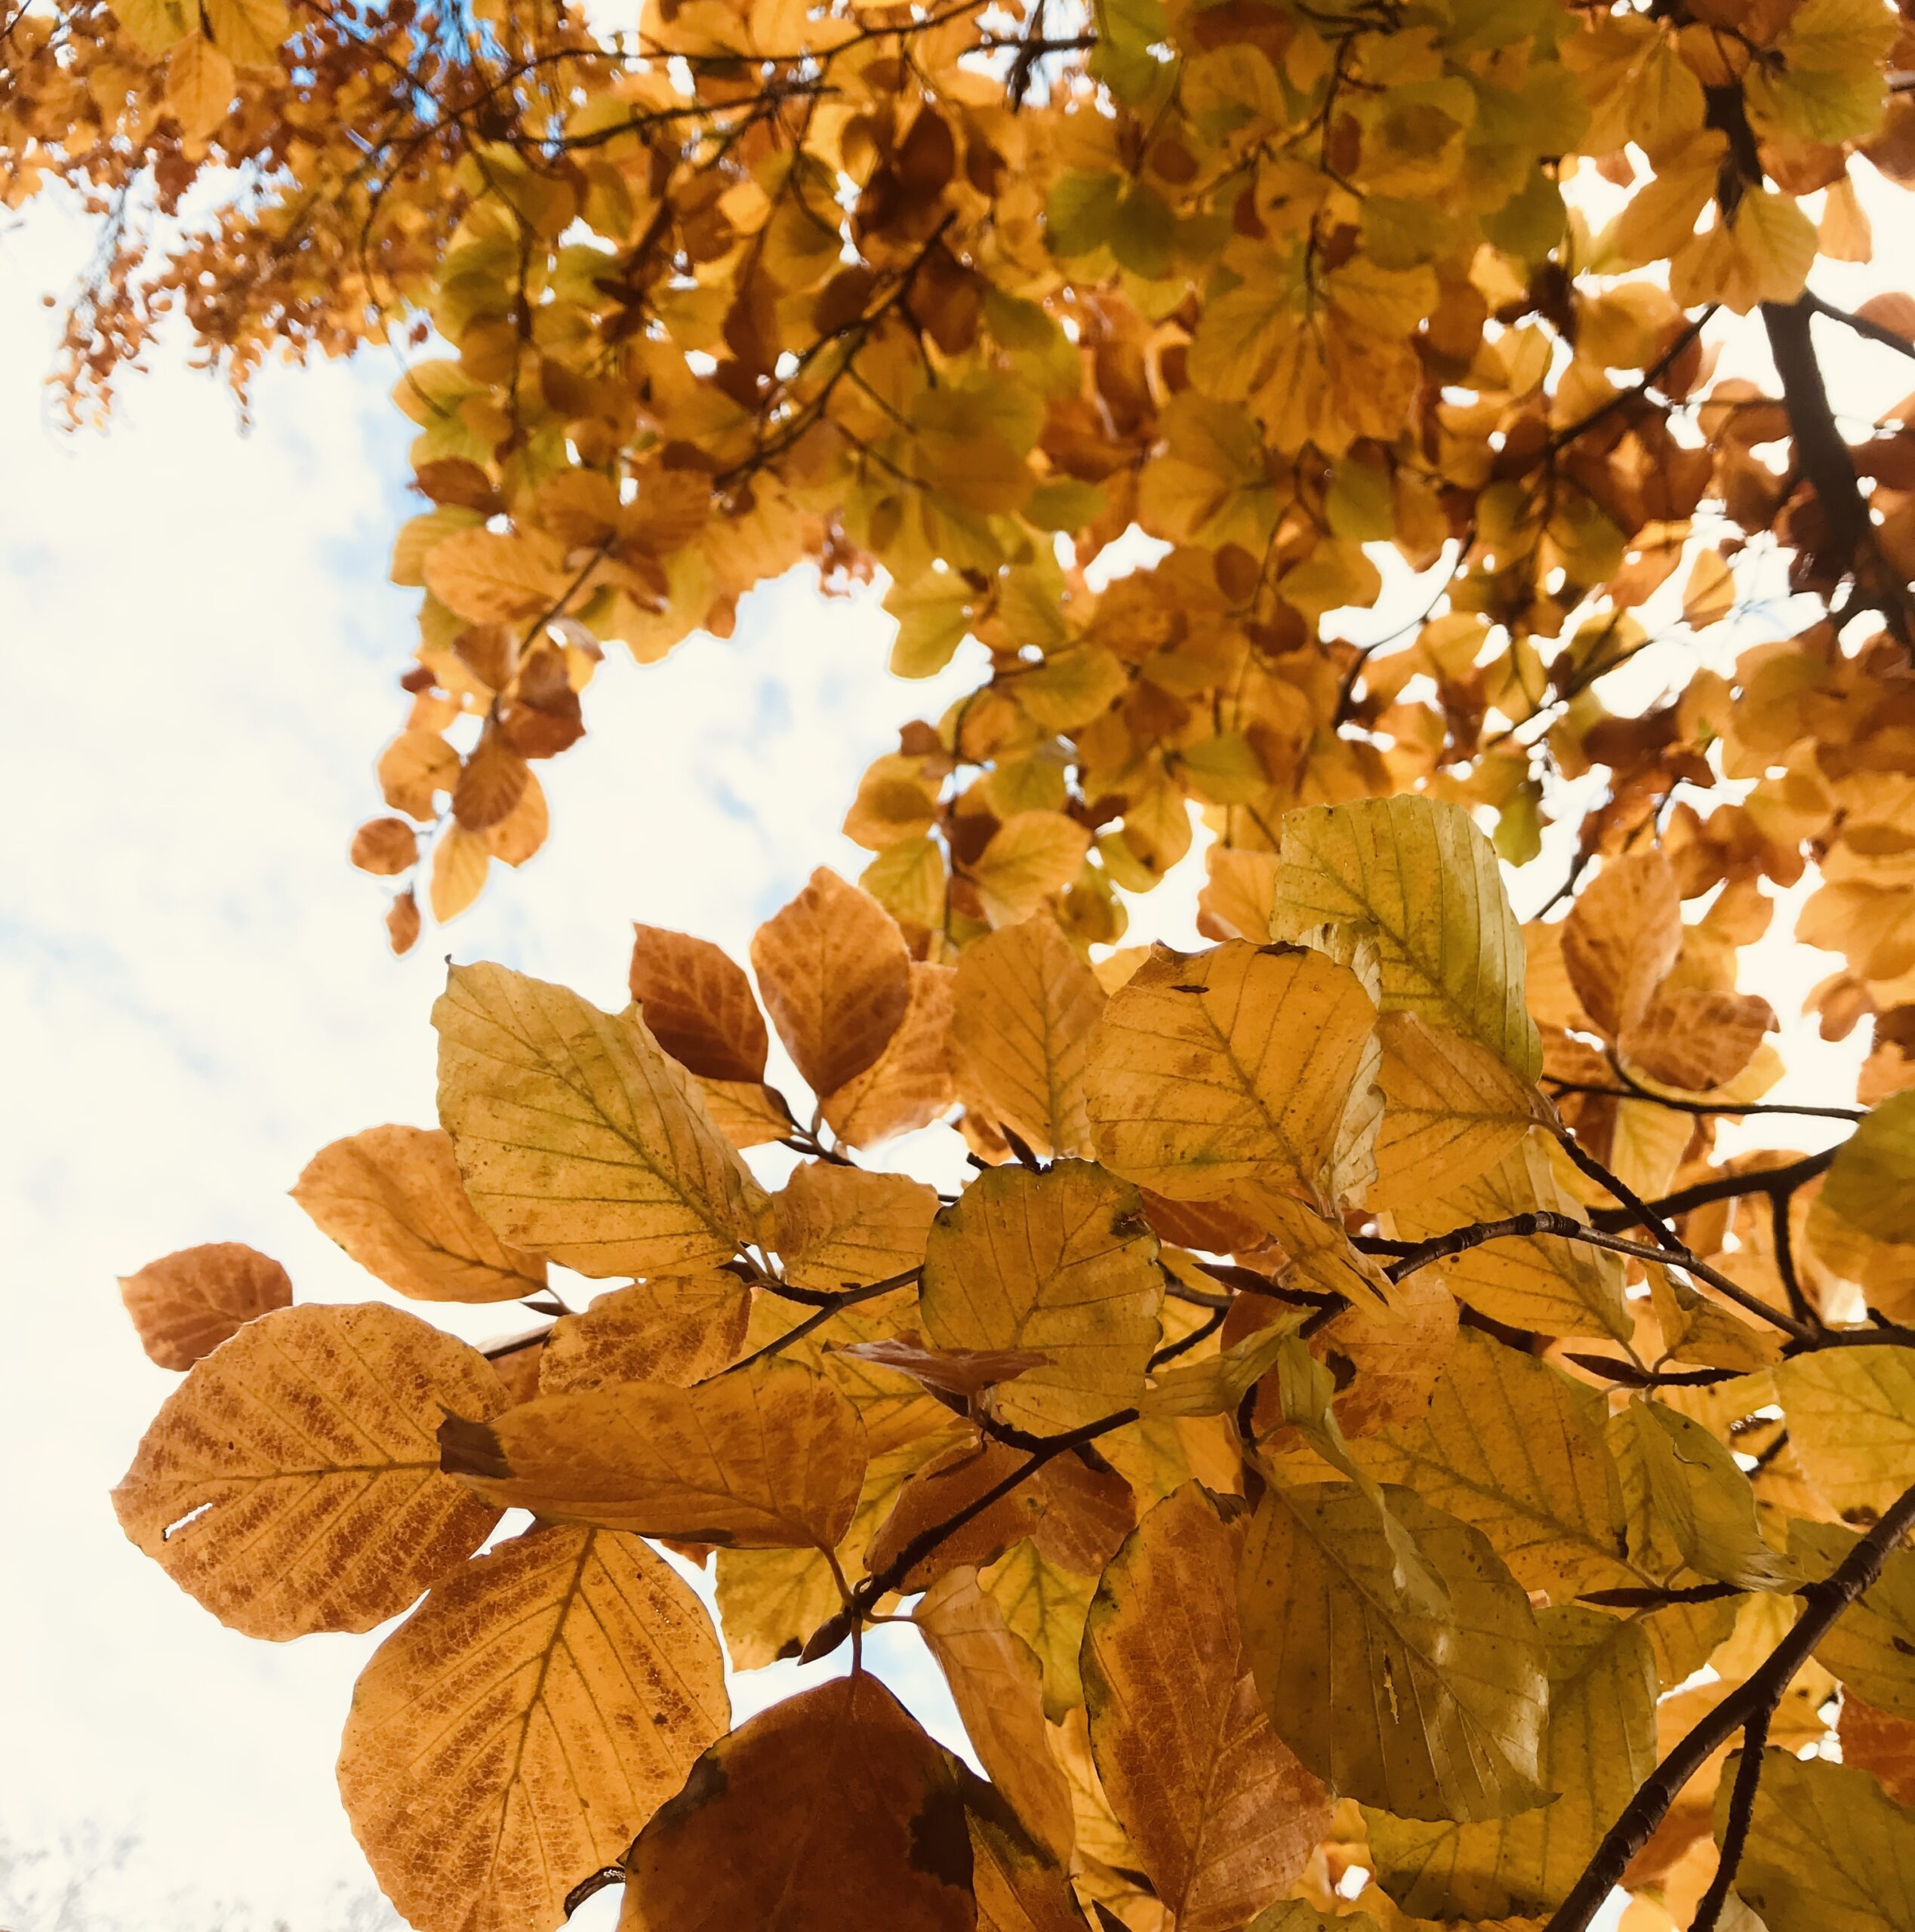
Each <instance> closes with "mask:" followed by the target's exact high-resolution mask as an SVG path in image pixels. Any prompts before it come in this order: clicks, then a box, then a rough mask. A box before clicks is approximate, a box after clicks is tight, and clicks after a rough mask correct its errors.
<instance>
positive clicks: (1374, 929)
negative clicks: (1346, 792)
mask: <svg viewBox="0 0 1915 1932" xmlns="http://www.w3.org/2000/svg"><path fill="white" fill-rule="evenodd" d="M1325 924H1327V925H1329V926H1332V927H1335V926H1343V925H1353V926H1355V927H1356V928H1358V929H1359V931H1363V932H1366V933H1368V934H1371V935H1372V937H1374V938H1375V940H1376V943H1377V947H1378V955H1379V958H1380V962H1381V971H1382V980H1383V996H1382V998H1381V1001H1380V1004H1381V1007H1382V1009H1383V1010H1384V1011H1385V1012H1393V1011H1397V1010H1398V1009H1402V1010H1405V1011H1409V1012H1413V1013H1418V1014H1421V1016H1422V1017H1424V1019H1425V1020H1429V1021H1430V1022H1431V1023H1433V1024H1435V1025H1436V1026H1447V1027H1449V1029H1451V1031H1452V1032H1458V1033H1461V1034H1463V1035H1465V1036H1466V1037H1467V1038H1470V1039H1474V1040H1479V1041H1481V1042H1482V1044H1484V1045H1485V1046H1486V1047H1487V1048H1489V1050H1490V1051H1491V1052H1492V1053H1494V1054H1497V1055H1498V1056H1499V1057H1501V1059H1503V1060H1505V1061H1506V1062H1507V1063H1508V1064H1509V1065H1510V1066H1511V1067H1512V1068H1513V1069H1514V1070H1515V1071H1516V1072H1517V1073H1518V1074H1519V1075H1521V1076H1522V1078H1524V1079H1526V1080H1533V1079H1534V1078H1535V1077H1536V1075H1537V1073H1538V1071H1539V1070H1540V1069H1541V1064H1542V1052H1541V1047H1540V1045H1539V1044H1538V1040H1537V1035H1536V1028H1535V1023H1534V1022H1533V1021H1532V1020H1531V1019H1530V1017H1529V1013H1528V1011H1526V1009H1525V1008H1524V1005H1523V999H1522V974H1523V963H1524V956H1523V949H1522V930H1521V928H1519V926H1518V925H1517V924H1516V915H1514V914H1513V912H1511V911H1510V906H1509V900H1508V899H1507V896H1506V895H1505V894H1504V890H1503V880H1502V873H1501V868H1500V867H1499V866H1498V863H1497V859H1496V854H1495V851H1494V850H1493V849H1492V847H1491V845H1490V843H1489V840H1488V839H1486V838H1484V836H1483V835H1482V833H1481V832H1479V831H1478V830H1477V829H1476V826H1474V825H1473V824H1472V823H1471V822H1470V816H1469V814H1468V813H1467V812H1466V811H1464V809H1463V808H1462V807H1461V806H1460V805H1452V804H1437V803H1436V802H1434V801H1431V800H1430V799H1427V798H1365V799H1362V800H1360V801H1358V802H1357V803H1356V804H1348V805H1327V806H1312V807H1310V808H1308V809H1307V810H1304V811H1295V812H1292V813H1290V814H1288V816H1287V817H1285V820H1284V821H1283V849H1282V854H1281V863H1280V866H1279V871H1278V873H1277V881H1276V911H1275V913H1274V914H1273V917H1272V918H1271V921H1270V931H1271V934H1272V936H1273V937H1276V938H1277V939H1300V938H1301V937H1304V934H1307V933H1308V932H1310V931H1312V930H1313V928H1316V927H1317V926H1319V925H1325Z"/></svg>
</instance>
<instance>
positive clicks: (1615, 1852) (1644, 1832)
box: [1544, 1489, 1915, 1932]
mask: <svg viewBox="0 0 1915 1932" xmlns="http://www.w3.org/2000/svg"><path fill="white" fill-rule="evenodd" d="M1911 1522H1915V1489H1908V1490H1905V1491H1903V1493H1902V1494H1901V1496H1899V1497H1897V1498H1896V1500H1895V1503H1894V1504H1893V1506H1892V1507H1891V1508H1890V1509H1889V1512H1888V1514H1887V1515H1885V1516H1884V1517H1883V1518H1882V1520H1881V1521H1880V1522H1879V1523H1877V1524H1876V1526H1875V1527H1874V1528H1873V1529H1872V1530H1871V1531H1869V1533H1868V1534H1867V1536H1865V1537H1863V1539H1862V1540H1861V1542H1860V1543H1857V1544H1856V1546H1855V1548H1854V1549H1852V1550H1851V1551H1849V1554H1848V1555H1846V1557H1844V1558H1843V1560H1842V1561H1841V1562H1840V1564H1838V1565H1837V1566H1836V1568H1835V1569H1834V1570H1833V1571H1831V1572H1830V1574H1829V1575H1828V1576H1827V1577H1824V1579H1823V1580H1821V1582H1820V1583H1811V1584H1809V1586H1807V1587H1806V1589H1803V1591H1801V1592H1800V1595H1801V1597H1802V1598H1803V1611H1802V1614H1801V1615H1800V1617H1798V1618H1797V1619H1796V1622H1795V1623H1794V1626H1793V1627H1792V1628H1791V1629H1790V1631H1789V1633H1788V1635H1787V1636H1785V1637H1784V1638H1783V1639H1782V1641H1781V1642H1780V1643H1779V1644H1777V1645H1776V1646H1775V1649H1774V1650H1772V1651H1770V1652H1769V1656H1768V1657H1767V1658H1766V1660H1764V1661H1763V1663H1762V1664H1761V1665H1760V1666H1758V1667H1757V1669H1756V1671H1755V1672H1754V1674H1753V1675H1752V1676H1750V1677H1749V1678H1747V1679H1745V1680H1744V1681H1743V1682H1742V1683H1741V1684H1738V1685H1737V1686H1736V1687H1735V1689H1734V1690H1732V1691H1730V1692H1729V1694H1728V1696H1727V1697H1725V1698H1723V1700H1722V1702H1721V1703H1719V1704H1718V1705H1717V1706H1716V1708H1715V1709H1713V1711H1711V1712H1710V1713H1709V1714H1708V1715H1707V1716H1706V1717H1705V1718H1703V1719H1702V1721H1701V1722H1700V1723H1699V1724H1697V1725H1696V1726H1695V1728H1694V1729H1693V1730H1691V1731H1690V1732H1689V1734H1687V1735H1686V1737H1683V1738H1682V1739H1681V1740H1679V1742H1678V1743H1676V1745H1675V1746H1673V1749H1671V1750H1670V1752H1669V1754H1668V1755H1667V1756H1666V1757H1665V1758H1664V1759H1663V1761H1662V1762H1661V1764H1658V1766H1657V1767H1656V1768H1655V1771H1654V1772H1653V1773H1652V1774H1651V1775H1650V1777H1649V1778H1648V1779H1646V1780H1645V1781H1644V1783H1643V1784H1642V1786H1640V1787H1639V1789H1638V1790H1637V1791H1636V1795H1635V1796H1634V1797H1633V1798H1631V1799H1630V1801H1629V1802H1628V1804H1627V1805H1625V1806H1624V1807H1623V1811H1622V1815H1621V1817H1619V1818H1618V1819H1617V1820H1616V1821H1615V1823H1614V1824H1613V1825H1612V1826H1610V1827H1609V1830H1608V1832H1606V1834H1605V1835H1604V1836H1603V1842H1602V1844H1600V1845H1599V1846H1598V1847H1596V1855H1595V1857H1593V1858H1592V1859H1591V1860H1590V1862H1589V1863H1588V1864H1587V1866H1584V1869H1583V1874H1582V1876H1581V1878H1578V1880H1577V1881H1576V1882H1575V1885H1574V1886H1573V1887H1572V1888H1571V1890H1570V1893H1569V1897H1567V1898H1566V1899H1565V1900H1563V1902H1562V1904H1561V1905H1560V1906H1558V1907H1557V1909H1556V1913H1555V1915H1554V1916H1553V1918H1551V1919H1550V1921H1549V1924H1547V1927H1545V1928H1544V1932H1588V1927H1589V1924H1590V1921H1591V1920H1592V1919H1593V1918H1595V1916H1596V1913H1597V1912H1598V1911H1599V1909H1601V1907H1602V1905H1603V1900H1605V1899H1606V1898H1607V1897H1609V1894H1610V1893H1611V1892H1612V1890H1615V1885H1616V1881H1618V1879H1619V1878H1621V1876H1622V1875H1623V1872H1624V1869H1626V1868H1627V1866H1628V1863H1629V1861H1630V1860H1631V1859H1632V1858H1633V1857H1635V1856H1636V1854H1637V1853H1638V1852H1639V1851H1640V1850H1642V1848H1643V1846H1644V1845H1646V1844H1648V1843H1649V1838H1650V1837H1651V1835H1652V1833H1653V1832H1655V1828H1656V1827H1657V1826H1658V1825H1659V1824H1661V1823H1662V1821H1663V1820H1664V1818H1665V1817H1667V1816H1668V1813H1669V1807H1670V1806H1671V1805H1672V1804H1674V1803H1675V1801H1676V1798H1677V1797H1678V1796H1679V1795H1680V1794H1681V1792H1682V1790H1683V1787H1684V1786H1686V1785H1687V1783H1689V1780H1690V1779H1691V1778H1692V1777H1695V1774H1696V1773H1697V1772H1698V1771H1699V1770H1701V1768H1702V1767H1703V1766H1704V1764H1707V1762H1708V1761H1709V1759H1710V1756H1711V1755H1713V1753H1714V1752H1715V1750H1716V1746H1719V1745H1720V1744H1723V1743H1726V1741H1727V1740H1729V1739H1730V1738H1731V1737H1734V1736H1735V1734H1736V1732H1738V1730H1745V1729H1746V1728H1747V1726H1748V1725H1749V1724H1750V1722H1751V1721H1752V1720H1753V1719H1755V1718H1757V1717H1758V1716H1760V1718H1762V1719H1763V1721H1765V1722H1766V1721H1767V1718H1768V1715H1769V1712H1772V1711H1773V1710H1774V1709H1775V1706H1777V1705H1778V1703H1781V1699H1782V1694H1783V1693H1784V1691H1785V1690H1787V1688H1788V1687H1789V1685H1790V1682H1791V1681H1793V1678H1794V1676H1795V1674H1796V1672H1797V1671H1798V1670H1800V1669H1801V1668H1802V1666H1803V1664H1804V1663H1806V1661H1807V1660H1808V1659H1809V1656H1810V1654H1811V1653H1812V1652H1813V1651H1814V1650H1815V1646H1816V1645H1817V1644H1819V1643H1820V1642H1821V1641H1822V1639H1823V1638H1824V1637H1825V1636H1826V1635H1827V1634H1828V1631H1829V1627H1830V1625H1831V1624H1833V1623H1834V1621H1835V1620H1836V1618H1837V1617H1840V1615H1841V1614H1842V1613H1843V1611H1845V1610H1846V1609H1847V1608H1848V1607H1849V1605H1850V1604H1852V1603H1853V1602H1854V1601H1855V1599H1856V1598H1858V1597H1859V1596H1860V1595H1861V1594H1862V1592H1864V1590H1866V1589H1867V1588H1868V1587H1869V1586H1870V1584H1871V1583H1873V1582H1874V1581H1875V1580H1876V1579H1877V1577H1879V1576H1880V1575H1881V1574H1882V1566H1883V1564H1884V1563H1886V1561H1888V1558H1889V1552H1890V1551H1892V1549H1894V1548H1895V1545H1896V1544H1897V1543H1899V1542H1900V1541H1901V1538H1902V1536H1903V1534H1904V1531H1907V1528H1908V1527H1909V1525H1910V1523H1911Z"/></svg>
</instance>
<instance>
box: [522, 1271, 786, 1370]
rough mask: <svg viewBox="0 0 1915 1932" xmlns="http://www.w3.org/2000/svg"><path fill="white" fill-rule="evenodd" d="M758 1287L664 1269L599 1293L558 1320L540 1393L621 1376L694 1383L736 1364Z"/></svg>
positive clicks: (719, 1274) (718, 1275)
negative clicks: (585, 1306)
mask: <svg viewBox="0 0 1915 1932" xmlns="http://www.w3.org/2000/svg"><path fill="white" fill-rule="evenodd" d="M750 1318H751V1291H750V1289H749V1288H748V1287H747V1286H746V1285H745V1284H744V1282H743V1281H740V1279H739V1278H738V1277H737V1275H731V1274H727V1273H725V1272H724V1271H723V1270H722V1269H713V1270H711V1271H710V1272H708V1273H705V1274H700V1275H659V1276H657V1277H656V1278H654V1279H653V1280H651V1281H634V1282H633V1284H632V1285H631V1286H630V1287H626V1288H614V1289H613V1290H612V1291H611V1293H610V1294H602V1295H600V1296H599V1297H597V1298H596V1300H594V1301H593V1303H592V1306H590V1308H588V1309H587V1310H586V1311H585V1312H584V1313H583V1315H561V1316H560V1317H559V1319H558V1320H557V1321H555V1322H554V1323H553V1324H552V1327H551V1331H550V1333H549V1334H548V1335H547V1336H546V1342H545V1350H544V1353H543V1356H542V1357H541V1358H540V1363H539V1376H538V1392H539V1393H540V1394H542V1395H575V1394H577V1393H578V1392H580V1391H581V1390H583V1389H602V1388H606V1387H609V1386H611V1385H612V1384H614V1383H620V1382H669V1383H672V1384H673V1385H674V1386H676V1387H679V1388H685V1389H688V1388H690V1387H691V1386H693V1385H694V1383H700V1382H703V1381H704V1380H706V1379H707V1377H711V1376H714V1375H716V1374H719V1372H720V1371H722V1370H723V1369H725V1368H726V1367H729V1366H730V1364H731V1363H732V1362H733V1361H735V1360H736V1359H737V1356H738V1355H740V1353H741V1352H742V1351H743V1349H744V1340H745V1328H746V1324H747V1322H748V1321H750Z"/></svg>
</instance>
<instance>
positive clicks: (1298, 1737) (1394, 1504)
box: [1238, 1483, 1547, 1823]
mask: <svg viewBox="0 0 1915 1932" xmlns="http://www.w3.org/2000/svg"><path fill="white" fill-rule="evenodd" d="M1384 1493H1385V1494H1386V1496H1387V1498H1388V1500H1389V1504H1390V1509H1391V1511H1392V1512H1393V1514H1394V1515H1396V1517H1397V1518H1398V1519H1399V1521H1401V1522H1402V1524H1403V1525H1404V1526H1405V1528H1406V1529H1407V1530H1408V1531H1409V1534H1410V1535H1411V1536H1412V1537H1413V1538H1414V1539H1415V1543H1416V1546H1417V1548H1418V1550H1419V1551H1420V1552H1421V1555H1422V1558H1423V1560H1424V1562H1425V1563H1426V1564H1427V1565H1428V1566H1429V1567H1430V1569H1431V1570H1432V1571H1433V1572H1434V1573H1435V1574H1436V1577H1438V1579H1439V1580H1440V1582H1441V1583H1442V1586H1443V1587H1444V1589H1445V1591H1446V1592H1447V1601H1445V1602H1443V1603H1442V1604H1438V1605H1432V1604H1427V1603H1424V1602H1422V1601H1419V1600H1418V1596H1417V1595H1416V1594H1415V1592H1414V1591H1413V1590H1412V1589H1410V1588H1409V1587H1408V1586H1405V1584H1404V1583H1400V1582H1399V1581H1398V1580H1396V1577H1395V1575H1394V1570H1395V1560H1394V1558H1393V1555H1392V1554H1391V1552H1390V1543H1389V1540H1388V1539H1387V1537H1386V1535H1385V1534H1384V1529H1383V1527H1382V1524H1381V1520H1380V1518H1378V1515H1377V1514H1376V1512H1375V1509H1373V1508H1372V1505H1371V1503H1370V1502H1369V1500H1368V1499H1367V1498H1366V1497H1365V1496H1364V1495H1363V1494H1362V1492H1361V1491H1360V1490H1359V1489H1358V1488H1357V1487H1356V1486H1355V1485H1354V1484H1348V1483H1322V1484H1307V1485H1304V1486H1303V1487H1298V1488H1295V1489H1285V1488H1273V1489H1271V1490H1270V1491H1267V1493H1266V1494H1265V1496H1264V1500H1263V1501H1262V1502H1261V1503H1259V1504H1258V1508H1257V1512H1256V1514H1255V1517H1254V1518H1252V1522H1251V1525H1250V1529H1249V1533H1248V1539H1247V1540H1246V1542H1245V1547H1244V1554H1243V1567H1242V1572H1241V1574H1240V1577H1239V1586H1238V1592H1239V1594H1238V1602H1239V1607H1240V1611H1239V1614H1240V1615H1241V1617H1242V1629H1243V1644H1244V1648H1245V1651H1247V1652H1248V1654H1249V1657H1250V1661H1251V1665H1252V1668H1253V1669H1254V1670H1255V1672H1256V1677H1257V1687H1258V1691H1259V1692H1260V1694H1261V1696H1262V1697H1263V1700H1264V1708H1265V1709H1266V1710H1267V1711H1268V1712H1270V1721H1271V1723H1272V1724H1273V1727H1275V1729H1276V1733H1277V1735H1278V1736H1279V1737H1281V1738H1282V1740H1283V1741H1284V1743H1286V1744H1287V1745H1288V1746H1289V1747H1290V1749H1292V1751H1294V1752H1295V1753H1296V1754H1297V1755H1298V1757H1299V1758H1301V1760H1302V1761H1303V1762H1304V1764H1306V1765H1307V1766H1308V1767H1309V1768H1310V1770H1313V1771H1314V1772H1315V1773H1316V1775H1317V1776H1318V1777H1320V1778H1322V1780H1323V1781H1324V1783H1325V1784H1326V1785H1328V1787H1329V1788H1330V1789H1331V1790H1332V1791H1333V1792H1336V1793H1338V1795H1341V1796H1346V1797H1351V1798H1359V1799H1361V1800H1362V1801H1363V1802H1364V1803H1365V1804H1374V1805H1376V1806H1377V1807H1379V1808H1380V1809H1382V1810H1390V1811H1393V1812H1395V1813H1396V1814H1398V1815H1399V1816H1400V1817H1407V1818H1418V1817H1421V1818H1433V1819H1443V1818H1453V1819H1456V1820H1460V1821H1461V1822H1464V1823H1467V1822H1469V1821H1470V1820H1477V1819H1483V1818H1495V1817H1502V1816H1504V1815H1506V1814H1509V1813H1510V1812H1514V1811H1526V1810H1529V1809H1530V1808H1531V1807H1532V1806H1535V1805H1537V1804H1541V1803H1543V1802H1544V1799H1545V1798H1546V1796H1547V1793H1546V1792H1545V1790H1544V1787H1543V1786H1542V1785H1541V1783H1540V1782H1539V1760H1538V1751H1539V1749H1540V1747H1541V1736H1542V1727H1543V1718H1544V1709H1545V1705H1546V1701H1547V1681H1546V1678H1545V1675H1544V1651H1543V1646H1542V1643H1541V1639H1540V1638H1539V1636H1538V1633H1537V1630H1536V1626H1535V1619H1534V1617H1532V1615H1531V1614H1530V1609H1529V1602H1528V1600H1527V1599H1526V1597H1525V1595H1524V1594H1523V1592H1522V1589H1521V1588H1520V1587H1519V1586H1518V1585H1517V1584H1516V1581H1515V1580H1514V1579H1513V1577H1511V1576H1510V1574H1509V1572H1508V1571H1507V1569H1506V1568H1505V1567H1504V1566H1503V1564H1502V1563H1501V1561H1500V1560H1499V1559H1498V1557H1497V1556H1496V1555H1495V1552H1494V1551H1493V1550H1492V1549H1491V1548H1490V1546H1489V1543H1488V1541H1487V1540H1486V1539H1485V1538H1484V1537H1482V1534H1481V1533H1480V1532H1479V1531H1476V1530H1473V1529H1471V1528H1470V1527H1468V1526H1467V1524H1463V1523H1460V1522H1458V1521H1457V1520H1456V1519H1455V1518H1454V1517H1451V1516H1448V1515H1445V1514H1444V1513H1443V1512H1442V1511H1440V1510H1438V1509H1433V1508H1431V1507H1430V1505H1429V1504H1428V1503H1425V1502H1424V1500H1422V1499H1421V1497H1418V1496H1417V1495H1415V1494H1414V1493H1413V1492H1412V1491H1407V1490H1400V1489H1389V1490H1386V1491H1385V1492H1384ZM1464 1660H1467V1662H1465V1661H1464ZM1384 1682H1387V1683H1389V1684H1391V1685H1393V1687H1394V1688H1395V1695H1394V1697H1378V1696H1376V1695H1374V1694H1372V1686H1373V1685H1375V1684H1381V1683H1384Z"/></svg>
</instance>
